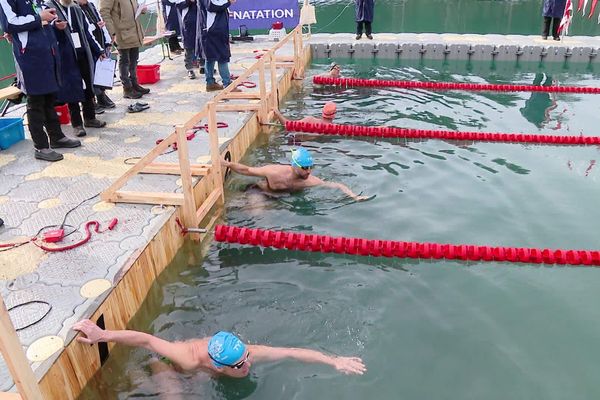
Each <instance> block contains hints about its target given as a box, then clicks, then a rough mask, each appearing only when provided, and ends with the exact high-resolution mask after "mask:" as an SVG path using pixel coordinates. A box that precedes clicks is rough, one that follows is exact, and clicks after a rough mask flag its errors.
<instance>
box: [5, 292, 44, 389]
mask: <svg viewBox="0 0 600 400" xmlns="http://www.w3.org/2000/svg"><path fill="white" fill-rule="evenodd" d="M0 332H2V334H1V335H0V353H2V357H3V358H4V361H5V362H6V365H7V366H8V370H9V372H10V375H11V376H12V378H13V381H14V382H15V385H16V386H17V390H18V391H19V393H21V395H22V396H23V397H24V398H25V399H27V400H43V397H42V392H41V391H40V388H39V386H38V383H37V379H36V378H35V375H34V374H33V371H32V370H31V367H30V366H29V361H27V358H26V357H25V353H24V352H23V347H22V346H21V341H20V340H19V336H17V332H16V331H15V328H14V326H13V324H12V321H11V320H10V316H9V315H8V311H7V310H6V306H5V305H4V300H3V299H2V296H0Z"/></svg>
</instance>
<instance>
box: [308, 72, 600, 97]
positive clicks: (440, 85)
mask: <svg viewBox="0 0 600 400" xmlns="http://www.w3.org/2000/svg"><path fill="white" fill-rule="evenodd" d="M313 83H315V84H318V85H333V86H345V87H395V88H403V89H432V90H471V91H493V92H548V93H586V94H598V93H600V88H597V87H578V86H536V85H505V84H493V83H459V82H417V81H394V80H378V79H358V78H332V77H329V76H314V77H313Z"/></svg>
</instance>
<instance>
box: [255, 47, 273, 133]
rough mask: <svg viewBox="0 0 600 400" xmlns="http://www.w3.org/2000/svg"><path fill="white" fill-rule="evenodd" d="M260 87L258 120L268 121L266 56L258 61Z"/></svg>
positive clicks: (261, 121)
mask: <svg viewBox="0 0 600 400" xmlns="http://www.w3.org/2000/svg"><path fill="white" fill-rule="evenodd" d="M271 63H272V61H271ZM258 87H259V89H260V91H259V93H260V109H259V110H258V121H259V122H260V123H264V122H267V112H268V110H267V104H268V101H267V82H266V79H265V58H264V57H263V58H262V59H261V60H260V61H259V62H258Z"/></svg>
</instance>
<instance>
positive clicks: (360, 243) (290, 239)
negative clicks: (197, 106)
mask: <svg viewBox="0 0 600 400" xmlns="http://www.w3.org/2000/svg"><path fill="white" fill-rule="evenodd" d="M215 240H217V241H218V242H227V243H239V244H248V245H252V246H263V247H275V248H277V249H288V250H301V251H312V252H321V253H337V254H356V255H361V256H372V257H398V258H433V259H447V260H465V261H467V260H468V261H498V262H515V263H516V262H518V263H531V264H568V265H595V266H600V251H589V250H562V249H555V250H554V249H534V248H523V247H490V246H476V245H464V244H460V245H453V244H438V243H420V242H398V241H392V240H370V239H359V238H347V237H331V236H324V235H312V234H304V233H295V232H281V231H278V232H276V231H270V230H263V229H251V228H239V227H236V226H226V225H217V226H216V227H215Z"/></svg>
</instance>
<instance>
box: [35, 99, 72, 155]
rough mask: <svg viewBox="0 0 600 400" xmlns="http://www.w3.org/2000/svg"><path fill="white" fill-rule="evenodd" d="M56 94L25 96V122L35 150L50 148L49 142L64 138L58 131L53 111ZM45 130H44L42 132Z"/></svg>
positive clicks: (56, 118)
mask: <svg viewBox="0 0 600 400" xmlns="http://www.w3.org/2000/svg"><path fill="white" fill-rule="evenodd" d="M55 101H56V94H55V93H50V94H41V95H27V121H28V123H29V133H30V134H31V139H32V140H33V145H34V146H35V148H36V149H38V150H42V149H47V148H49V147H50V144H49V143H48V137H50V141H52V142H56V141H58V140H60V139H62V138H64V137H65V135H64V134H63V133H62V130H61V129H60V122H59V121H58V115H56V110H55V109H54V102H55ZM44 128H46V130H44Z"/></svg>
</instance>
